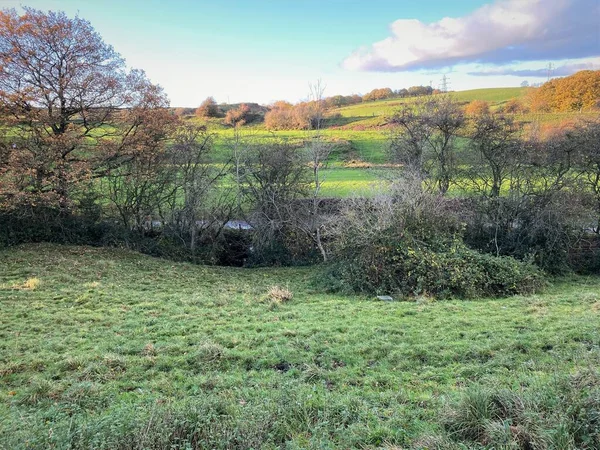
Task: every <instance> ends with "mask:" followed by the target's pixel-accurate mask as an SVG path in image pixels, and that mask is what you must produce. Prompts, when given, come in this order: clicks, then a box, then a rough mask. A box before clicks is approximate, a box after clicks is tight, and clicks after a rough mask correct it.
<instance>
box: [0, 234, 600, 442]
mask: <svg viewBox="0 0 600 450" xmlns="http://www.w3.org/2000/svg"><path fill="white" fill-rule="evenodd" d="M0 261H2V264H0V310H1V311H2V315H1V320H0V448H1V449H6V450H8V449H11V450H12V449H20V448H54V449H66V448H94V449H126V448H127V449H129V448H136V449H137V448H139V449H141V448H156V449H158V448H161V449H162V448H182V449H183V448H222V449H226V448H267V449H268V448H290V449H296V448H361V449H365V448H385V449H390V450H392V449H400V448H462V449H465V448H507V449H508V448H521V447H514V446H506V447H499V446H496V447H494V446H492V447H489V446H488V447H485V446H484V445H483V444H481V441H482V439H483V438H481V439H479V441H480V443H476V439H475V440H474V441H471V440H470V439H474V438H473V436H479V435H478V434H477V433H476V432H477V430H479V429H480V428H481V429H482V430H488V428H489V429H493V427H492V425H494V426H499V427H500V431H501V430H502V427H504V428H505V431H506V430H508V431H506V433H508V434H509V435H511V433H512V431H511V430H513V428H514V427H517V426H518V427H521V428H522V429H523V430H524V431H523V432H528V433H530V434H531V433H533V432H534V431H535V430H537V431H535V432H536V433H538V434H536V436H538V437H537V438H536V439H548V442H561V441H560V439H561V437H560V436H562V435H561V434H560V433H563V434H564V435H565V436H567V437H566V438H565V439H567V440H568V442H571V443H573V445H575V444H578V443H579V444H580V443H581V442H584V443H585V442H588V441H584V440H583V438H581V440H580V441H576V440H574V439H576V438H577V437H576V434H574V433H575V432H570V431H569V433H570V434H569V433H567V432H566V431H565V430H570V428H569V427H572V428H573V427H575V428H576V427H577V423H578V422H576V419H577V417H579V416H578V415H581V414H583V413H584V412H586V411H587V412H589V411H591V413H590V414H592V413H594V411H596V412H595V413H596V414H597V413H598V409H595V410H594V409H593V408H598V405H600V394H598V392H600V391H598V388H599V386H600V383H599V382H598V380H599V379H598V378H597V372H596V371H597V367H598V364H599V363H600V279H598V278H583V277H580V278H569V279H564V280H559V281H558V282H557V283H556V284H555V285H553V286H549V287H548V288H547V289H546V290H545V291H544V292H542V293H539V294H537V295H533V296H531V297H513V298H507V299H500V300H497V299H496V300H491V299H479V300H477V301H457V300H456V301H454V300H450V301H443V302H436V301H434V300H433V299H431V298H427V297H420V298H417V299H416V300H415V301H410V302H383V301H378V300H376V299H373V298H365V297H356V296H340V295H330V294H327V293H324V292H322V291H321V290H320V289H319V287H318V284H315V283H314V281H313V278H314V275H315V273H316V272H317V271H318V270H319V267H312V268H268V269H236V268H217V267H203V266H196V265H191V264H183V263H173V262H170V261H164V260H160V259H153V258H151V257H148V256H143V255H139V254H136V253H133V252H130V251H128V250H121V249H108V248H107V249H96V248H89V247H69V246H57V245H50V244H31V245H25V246H21V247H17V248H12V249H9V250H2V251H0ZM273 286H278V287H280V288H281V289H280V290H281V291H284V292H286V291H287V292H288V294H287V295H284V296H279V295H277V294H275V295H273V293H272V292H271V295H269V291H270V288H272V287H273ZM275 292H277V291H275ZM290 294H291V295H290ZM290 297H291V298H290ZM582 377H583V378H582ZM581 380H584V381H581ZM586 380H587V381H586ZM590 380H591V381H590ZM580 382H581V383H583V382H585V383H587V384H586V385H585V386H588V387H586V388H585V390H584V389H583V388H582V389H578V388H577V389H575V390H574V388H573V387H572V386H573V383H580ZM565 383H566V384H565ZM590 383H591V384H590ZM561 386H567V387H565V388H564V390H563V388H562V387H561ZM568 386H571V387H570V388H569V387H568ZM576 386H578V385H576ZM569 389H571V390H569ZM594 389H595V390H594ZM486 392H487V393H489V394H485V393H486ZM498 392H500V393H504V394H503V395H505V397H502V398H510V399H518V402H517V403H518V404H522V405H523V408H522V409H523V411H525V412H524V413H522V414H525V415H523V417H527V420H525V419H523V420H522V421H521V422H519V420H521V419H518V418H515V417H516V416H515V417H512V416H511V417H510V418H507V419H506V420H504V419H502V420H500V419H498V418H497V417H496V416H495V415H494V413H493V409H492V406H493V405H495V404H496V403H493V402H492V401H491V400H490V399H493V398H495V397H493V395H492V394H494V393H498ZM569 392H571V393H573V392H575V394H573V395H576V396H577V395H579V396H581V395H583V394H582V393H585V392H592V393H594V392H595V393H596V394H595V395H598V396H597V397H593V396H592V397H590V398H591V399H592V400H593V399H596V401H597V403H592V404H591V405H592V406H591V408H592V409H590V406H589V405H590V403H589V398H588V397H587V396H586V397H585V398H584V400H585V401H583V400H582V402H583V403H582V405H588V406H587V408H588V409H585V408H586V406H581V407H580V406H577V411H578V412H576V413H574V414H575V415H574V416H573V417H571V416H569V415H564V416H563V415H562V412H561V411H562V409H561V408H563V407H566V406H565V405H566V403H569V404H573V405H579V404H578V403H574V400H573V398H571V397H569V395H567V394H566V393H569ZM485 395H488V397H486V396H485ZM494 395H495V394H494ZM590 395H591V394H590ZM482 399H483V400H482ZM486 399H488V400H489V402H488V403H489V405H492V406H489V405H488V403H486V401H487V400H486ZM465 402H466V403H465ZM585 402H587V403H585ZM515 404H516V403H515ZM465 405H466V406H465ZM478 405H479V406H478ZM478 408H479V409H478ZM486 408H487V409H486ZM465 411H466V412H465ZM486 411H487V412H486ZM582 411H583V412H582ZM461 413H462V415H461ZM511 414H512V413H511ZM515 414H516V413H515ZM565 414H566V413H565ZM457 415H458V416H457ZM456 417H459V418H460V420H458V419H456ZM563 419H564V421H563ZM590 420H591V419H590ZM595 420H596V422H594V421H589V420H588V422H585V423H587V424H588V425H590V424H591V426H594V424H596V425H595V426H598V422H597V419H595ZM463 422H464V423H463ZM563 422H564V423H563ZM457 424H458V425H457ZM490 424H491V425H490ZM535 424H539V426H538V425H535ZM534 425H535V427H537V428H535V429H534ZM457 427H458V428H457ZM469 427H470V428H469ZM477 427H479V428H477ZM490 427H492V428H490ZM511 427H513V428H511ZM561 427H563V428H561ZM565 427H566V428H565ZM521 428H519V429H521ZM457 430H458V431H457ZM465 430H466V431H465ZM469 430H471V431H469ZM472 430H475V431H472ZM532 430H534V431H532ZM580 431H581V430H580ZM592 431H593V430H592ZM596 431H598V430H597V429H596ZM473 433H475V434H473ZM513 434H514V433H513ZM588 434H589V433H588ZM494 436H495V435H494ZM557 436H558V437H557ZM573 436H575V437H573ZM586 436H587V435H586ZM598 437H599V438H600V436H598ZM515 439H516V438H515ZM444 442H445V443H448V445H449V446H448V447H442V444H441V443H444ZM484 442H485V441H484ZM507 442H508V441H507ZM428 443H429V444H428ZM436 443H437V444H436ZM579 444H578V445H579ZM592 444H593V442H592ZM592 444H590V445H589V446H585V445H582V446H578V447H577V446H576V447H568V446H565V447H556V446H548V447H540V448H565V449H567V448H590V449H591V448H597V447H593V446H592ZM444 445H446V444H444ZM523 448H525V447H523Z"/></svg>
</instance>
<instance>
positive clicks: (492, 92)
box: [330, 87, 527, 125]
mask: <svg viewBox="0 0 600 450" xmlns="http://www.w3.org/2000/svg"><path fill="white" fill-rule="evenodd" d="M526 92H527V88H521V87H518V88H490V89H473V90H468V91H458V92H451V93H450V95H452V96H453V97H454V98H455V99H456V100H457V101H458V102H460V103H468V102H471V101H473V100H483V101H486V102H489V103H490V105H491V106H492V107H497V106H500V105H501V104H503V103H505V102H507V101H508V100H510V99H511V98H520V97H523V96H524V95H525V93H526ZM413 101H415V99H414V98H405V99H402V98H395V99H390V100H380V101H374V102H363V103H358V104H356V105H350V106H345V107H342V108H336V109H333V110H331V111H330V115H331V116H334V117H335V116H337V115H340V116H341V117H343V118H354V119H363V120H364V119H372V118H373V117H381V116H386V115H390V114H393V112H394V110H395V109H397V108H398V107H399V106H401V105H402V104H404V103H410V102H413ZM357 122H358V120H357ZM361 123H362V121H361ZM372 124H373V122H372V121H371V122H365V125H372Z"/></svg>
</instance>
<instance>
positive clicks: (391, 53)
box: [0, 0, 600, 107]
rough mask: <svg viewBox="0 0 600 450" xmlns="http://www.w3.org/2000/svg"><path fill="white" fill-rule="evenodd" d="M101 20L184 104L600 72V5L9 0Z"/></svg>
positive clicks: (514, 82) (5, 0)
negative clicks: (314, 89) (319, 89)
mask: <svg viewBox="0 0 600 450" xmlns="http://www.w3.org/2000/svg"><path fill="white" fill-rule="evenodd" d="M21 6H30V7H33V8H36V9H41V10H62V11H65V12H66V13H67V14H68V15H70V16H74V15H76V14H78V15H79V16H80V17H82V18H85V19H87V20H89V21H90V22H91V23H92V25H93V26H94V28H95V29H96V30H97V31H98V32H99V33H100V35H101V36H102V37H103V39H104V41H105V42H107V43H108V44H111V45H112V46H113V47H114V48H115V49H116V50H117V51H118V52H119V53H120V54H121V55H122V56H123V57H124V58H125V59H126V61H127V64H128V65H129V66H131V67H133V68H138V69H143V70H145V71H146V73H147V75H148V77H149V78H150V79H151V80H152V81H153V82H155V83H158V84H160V85H161V86H162V87H163V88H164V90H165V91H166V93H167V94H168V96H169V98H170V100H171V104H172V105H173V106H190V107H194V106H197V105H199V104H200V103H201V102H202V100H204V99H205V98H206V97H208V96H212V97H214V98H215V99H216V100H217V102H219V103H221V102H228V103H241V102H257V103H262V104H269V103H272V102H274V101H276V100H288V101H292V102H296V101H300V100H303V99H306V98H307V97H308V95H309V85H310V84H311V83H315V82H316V81H317V80H321V82H322V83H323V85H324V86H325V95H326V96H330V95H336V94H344V95H349V94H365V93H367V92H369V91H370V90H372V89H375V88H382V87H390V88H392V89H401V88H404V87H409V86H414V85H430V84H431V85H432V86H433V87H434V88H438V87H440V85H441V80H442V78H443V77H444V75H446V77H447V79H448V80H449V81H448V82H449V88H450V89H453V90H466V89H474V88H483V87H504V86H519V85H520V84H521V83H522V82H523V81H528V82H529V83H537V82H543V81H546V80H547V78H548V75H549V70H548V67H549V64H551V65H552V66H551V67H552V69H551V71H550V74H551V75H552V76H566V75H569V74H571V73H574V72H575V71H577V70H582V69H595V70H600V0H460V1H451V0H427V1H413V0H252V1H248V0H227V1H219V0H210V1H205V0H196V1H194V0H169V1H166V0H0V8H17V9H19V8H20V7H21Z"/></svg>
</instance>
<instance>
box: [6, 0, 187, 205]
mask: <svg viewBox="0 0 600 450" xmlns="http://www.w3.org/2000/svg"><path fill="white" fill-rule="evenodd" d="M24 10H25V12H24V14H22V15H19V14H18V13H17V12H16V11H15V10H3V11H0V147H1V148H2V151H0V155H2V156H1V159H2V161H0V163H1V165H0V202H1V203H2V206H3V207H13V206H18V205H23V204H29V205H43V206H51V207H59V208H61V210H62V209H67V208H69V207H70V205H71V200H72V193H73V191H74V190H75V188H79V189H80V190H81V188H82V183H85V182H87V181H89V180H91V179H93V178H97V177H101V176H105V175H106V174H107V173H109V172H110V171H111V170H113V169H115V168H116V167H118V166H120V165H121V164H123V163H125V162H127V161H130V160H132V159H133V158H136V157H137V156H139V155H140V154H143V153H148V152H157V151H161V150H162V149H163V144H164V141H165V140H166V137H167V135H168V133H169V132H170V129H171V128H170V127H171V125H173V123H174V120H175V119H174V116H173V115H172V114H170V113H169V111H168V109H167V106H168V101H167V98H166V96H165V95H164V93H163V91H162V90H161V88H160V87H158V86H156V85H153V84H152V83H150V81H149V80H148V79H147V78H146V76H145V74H144V72H142V71H138V70H127V68H126V66H125V62H124V60H123V59H122V58H121V56H120V55H119V54H118V53H117V52H115V50H114V49H113V48H112V47H111V46H109V45H107V44H106V43H104V42H103V40H102V38H101V37H100V35H99V34H98V33H97V32H96V31H95V30H94V29H93V27H92V26H91V24H90V23H89V22H88V21H86V20H84V19H81V18H79V17H75V18H69V17H67V16H66V15H65V14H64V13H62V12H59V13H55V12H48V13H45V12H42V11H38V10H35V9H32V8H24Z"/></svg>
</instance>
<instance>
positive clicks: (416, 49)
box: [343, 0, 600, 72]
mask: <svg viewBox="0 0 600 450" xmlns="http://www.w3.org/2000/svg"><path fill="white" fill-rule="evenodd" d="M599 24H600V2H599V1H598V0H496V1H495V2H494V3H492V4H488V5H484V6H482V7H481V8H479V9H477V10H475V11H474V12H473V13H471V14H469V15H467V16H464V17H459V18H449V17H447V18H444V19H441V20H439V21H437V22H433V23H423V22H421V21H419V20H415V19H400V20H396V21H395V22H393V23H392V24H391V26H390V31H391V36H390V37H388V38H386V39H384V40H383V41H379V42H376V43H374V44H372V45H370V46H367V47H363V48H360V49H358V50H357V51H355V52H354V53H353V54H352V55H350V56H349V57H348V58H346V60H345V61H344V63H343V66H344V67H345V68H347V69H351V70H366V71H384V72H385V71H389V72H399V71H410V70H420V69H434V68H440V67H447V66H451V65H454V64H457V63H469V62H480V63H492V64H504V63H508V62H516V61H534V60H546V59H552V60H554V59H567V58H569V59H575V58H584V57H590V56H598V55H600V25H599Z"/></svg>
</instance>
